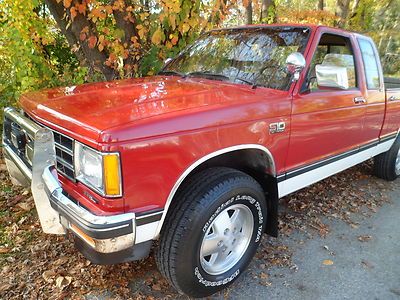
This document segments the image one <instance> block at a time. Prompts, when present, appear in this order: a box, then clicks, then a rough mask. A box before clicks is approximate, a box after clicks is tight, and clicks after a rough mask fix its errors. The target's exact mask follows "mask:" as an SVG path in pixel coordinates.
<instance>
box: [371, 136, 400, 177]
mask: <svg viewBox="0 0 400 300" xmlns="http://www.w3.org/2000/svg"><path fill="white" fill-rule="evenodd" d="M399 150H400V139H399V138H397V139H396V141H395V142H394V144H393V145H392V147H391V148H390V149H389V150H388V151H386V152H384V153H382V154H379V155H377V156H375V158H374V174H375V176H377V177H379V178H382V179H385V180H388V181H393V180H395V179H396V178H397V177H399V175H400V152H399Z"/></svg>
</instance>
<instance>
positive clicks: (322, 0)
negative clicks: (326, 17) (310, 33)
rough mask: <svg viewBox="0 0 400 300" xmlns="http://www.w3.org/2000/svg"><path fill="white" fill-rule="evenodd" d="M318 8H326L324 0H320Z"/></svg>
mask: <svg viewBox="0 0 400 300" xmlns="http://www.w3.org/2000/svg"><path fill="white" fill-rule="evenodd" d="M317 9H318V10H324V0H318V3H317Z"/></svg>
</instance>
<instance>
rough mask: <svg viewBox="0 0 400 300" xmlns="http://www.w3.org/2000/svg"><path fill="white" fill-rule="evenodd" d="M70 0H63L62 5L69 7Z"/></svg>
mask: <svg viewBox="0 0 400 300" xmlns="http://www.w3.org/2000/svg"><path fill="white" fill-rule="evenodd" d="M71 3H72V0H64V1H63V5H64V7H65V8H69V7H70V6H71Z"/></svg>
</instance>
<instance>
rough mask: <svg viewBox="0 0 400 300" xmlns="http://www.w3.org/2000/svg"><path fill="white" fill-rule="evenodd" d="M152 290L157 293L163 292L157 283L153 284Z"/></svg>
mask: <svg viewBox="0 0 400 300" xmlns="http://www.w3.org/2000/svg"><path fill="white" fill-rule="evenodd" d="M151 288H152V289H153V290H155V291H161V286H160V285H159V284H157V283H156V284H153V285H152V287H151Z"/></svg>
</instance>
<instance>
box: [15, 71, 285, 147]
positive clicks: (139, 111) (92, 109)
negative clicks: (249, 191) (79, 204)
mask: <svg viewBox="0 0 400 300" xmlns="http://www.w3.org/2000/svg"><path fill="white" fill-rule="evenodd" d="M269 91H270V93H277V92H278V91H274V90H269ZM252 95H253V97H252ZM246 97H251V98H254V90H252V89H251V87H250V86H248V85H238V84H230V83H225V82H221V81H214V80H206V79H199V78H180V77H176V76H154V77H145V78H138V79H128V80H119V81H113V82H102V83H92V84H84V85H79V86H70V87H65V88H55V89H48V90H42V91H37V92H31V93H27V94H24V95H23V96H22V97H21V99H20V104H21V106H22V108H23V109H24V111H25V112H26V113H28V115H30V116H31V117H32V118H34V119H36V120H37V121H39V122H41V123H43V124H44V125H47V126H49V127H53V128H54V129H56V130H59V131H61V132H63V133H65V134H69V135H71V136H72V137H74V138H76V139H78V140H82V141H89V142H90V144H92V143H97V142H105V141H106V140H105V138H104V136H103V137H101V136H102V135H105V134H106V132H107V130H109V129H111V131H110V132H112V131H115V130H117V129H118V127H121V126H125V127H126V126H127V124H131V123H133V124H138V122H140V121H143V120H151V121H152V122H153V120H154V118H161V117H162V118H165V117H166V116H167V115H168V117H169V116H170V115H182V114H185V112H184V111H188V110H191V111H193V110H197V111H198V110H204V109H208V108H210V107H216V106H218V107H220V106H221V105H223V106H224V104H225V105H228V104H229V105H231V104H232V103H234V102H238V101H241V102H243V100H245V99H244V98H246ZM264 97H265V93H264ZM253 100H254V99H253ZM131 125H132V124H131ZM133 126H134V125H133ZM106 135H107V134H106ZM108 135H110V134H109V133H108ZM119 139H121V137H119ZM108 141H110V142H111V140H110V137H108Z"/></svg>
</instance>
